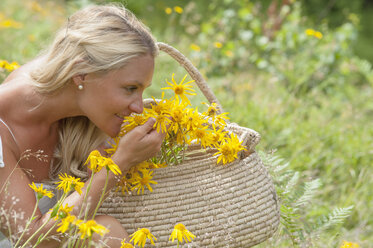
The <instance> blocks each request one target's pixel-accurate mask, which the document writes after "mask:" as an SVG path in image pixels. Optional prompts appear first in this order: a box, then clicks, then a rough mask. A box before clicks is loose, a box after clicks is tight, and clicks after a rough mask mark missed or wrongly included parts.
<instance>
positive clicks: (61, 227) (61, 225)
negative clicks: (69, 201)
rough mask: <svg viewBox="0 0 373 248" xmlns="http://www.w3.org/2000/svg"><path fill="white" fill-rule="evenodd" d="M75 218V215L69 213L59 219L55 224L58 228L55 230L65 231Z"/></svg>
mask: <svg viewBox="0 0 373 248" xmlns="http://www.w3.org/2000/svg"><path fill="white" fill-rule="evenodd" d="M75 220H76V217H75V216H74V215H69V216H67V217H66V218H63V219H61V222H60V223H58V224H57V226H59V228H58V229H57V232H60V233H65V232H66V231H67V230H68V229H69V227H70V225H71V224H73V223H74V222H75Z"/></svg>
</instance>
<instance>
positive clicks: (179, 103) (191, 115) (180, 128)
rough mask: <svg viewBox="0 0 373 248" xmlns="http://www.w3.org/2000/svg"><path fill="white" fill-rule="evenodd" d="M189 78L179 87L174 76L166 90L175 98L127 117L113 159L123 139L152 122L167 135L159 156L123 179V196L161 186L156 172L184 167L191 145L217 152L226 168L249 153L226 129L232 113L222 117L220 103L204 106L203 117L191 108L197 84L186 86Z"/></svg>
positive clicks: (155, 101)
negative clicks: (192, 96) (153, 120)
mask: <svg viewBox="0 0 373 248" xmlns="http://www.w3.org/2000/svg"><path fill="white" fill-rule="evenodd" d="M186 77H187V75H185V76H184V78H183V79H182V80H181V82H180V83H177V82H176V81H175V78H174V74H173V75H172V82H169V81H166V82H167V84H168V85H169V86H168V87H165V88H162V89H165V90H172V91H173V93H174V96H173V97H172V98H170V99H165V98H164V95H165V94H164V92H162V97H161V99H155V98H154V97H153V103H152V104H151V106H150V107H146V108H145V109H144V111H143V113H141V114H132V115H131V116H128V117H126V118H125V120H124V125H123V126H122V130H121V133H120V135H119V137H117V138H115V139H113V142H112V144H110V145H111V148H109V149H107V150H106V152H107V153H108V154H109V155H112V154H114V153H115V151H116V148H117V146H118V143H119V140H120V137H122V136H124V135H126V134H127V133H128V132H130V131H131V130H132V129H134V128H135V127H137V126H140V125H143V124H144V123H145V122H146V121H147V120H148V119H149V118H154V119H155V120H156V122H155V124H154V127H153V128H154V129H156V130H157V131H158V132H166V133H167V135H166V138H165V141H164V142H163V144H162V148H161V152H160V154H159V155H158V156H156V157H155V158H152V159H151V160H149V161H144V162H142V163H140V164H138V165H137V166H135V167H132V168H131V170H130V171H129V172H128V173H127V175H124V176H123V177H122V180H121V181H120V182H119V183H118V185H117V186H118V190H119V189H120V190H121V191H122V193H125V192H129V191H133V190H137V194H140V192H141V193H144V189H145V187H147V188H148V190H149V191H152V187H151V185H150V184H156V183H157V182H155V181H153V180H152V177H153V176H152V174H153V171H152V170H153V169H156V168H160V167H166V166H170V165H177V164H180V163H181V162H182V161H183V159H184V156H185V150H186V149H187V146H188V145H191V144H199V145H200V146H201V147H202V148H214V149H216V153H215V154H214V155H215V156H217V164H219V163H222V164H223V165H225V164H227V163H230V162H232V161H234V160H235V159H237V157H238V153H239V152H240V151H242V150H245V147H244V146H243V145H242V144H241V143H242V141H240V140H239V139H238V137H237V136H236V135H235V134H234V133H230V132H229V131H227V130H226V129H225V127H226V125H227V122H226V120H228V119H229V118H228V117H227V114H228V113H221V114H219V111H220V110H219V108H218V105H217V104H216V103H212V104H206V103H204V104H205V105H207V110H206V111H205V112H202V113H200V112H199V111H198V109H197V108H192V107H190V105H191V102H190V100H189V99H188V97H187V95H195V93H194V92H195V91H194V89H192V86H191V85H190V84H191V83H192V82H193V81H194V80H191V81H188V82H186V83H184V81H185V79H186Z"/></svg>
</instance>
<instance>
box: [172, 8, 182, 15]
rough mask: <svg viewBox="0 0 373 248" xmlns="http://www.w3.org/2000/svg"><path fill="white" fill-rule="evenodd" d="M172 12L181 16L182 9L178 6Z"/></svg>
mask: <svg viewBox="0 0 373 248" xmlns="http://www.w3.org/2000/svg"><path fill="white" fill-rule="evenodd" d="M174 10H175V12H176V13H178V14H182V13H183V8H181V7H180V6H175V7H174Z"/></svg>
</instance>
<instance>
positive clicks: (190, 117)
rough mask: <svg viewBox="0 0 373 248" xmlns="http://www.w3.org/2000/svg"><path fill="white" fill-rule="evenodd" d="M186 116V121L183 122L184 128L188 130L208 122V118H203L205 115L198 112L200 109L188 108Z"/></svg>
mask: <svg viewBox="0 0 373 248" xmlns="http://www.w3.org/2000/svg"><path fill="white" fill-rule="evenodd" d="M184 112H185V117H184V123H183V129H185V130H186V131H187V132H190V131H193V130H195V129H198V128H200V127H201V126H204V125H206V124H207V122H208V121H207V120H205V119H204V118H203V116H201V115H200V113H199V112H198V109H197V108H195V109H192V108H189V109H186V110H185V111H184Z"/></svg>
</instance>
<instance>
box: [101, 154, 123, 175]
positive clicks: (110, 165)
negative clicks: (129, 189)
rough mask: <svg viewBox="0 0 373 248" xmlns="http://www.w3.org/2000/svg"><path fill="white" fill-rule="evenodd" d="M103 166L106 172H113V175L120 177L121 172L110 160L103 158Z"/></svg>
mask: <svg viewBox="0 0 373 248" xmlns="http://www.w3.org/2000/svg"><path fill="white" fill-rule="evenodd" d="M104 165H105V167H106V169H107V170H108V171H111V172H113V173H114V174H115V175H118V174H121V175H122V171H121V170H120V169H119V167H118V165H116V164H115V163H114V161H113V160H112V159H111V158H104Z"/></svg>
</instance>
